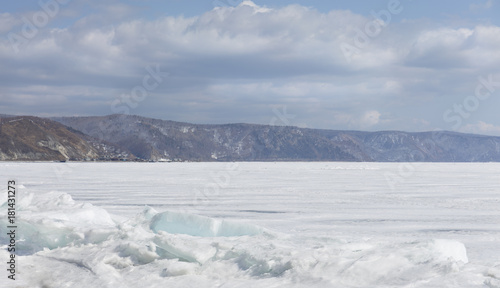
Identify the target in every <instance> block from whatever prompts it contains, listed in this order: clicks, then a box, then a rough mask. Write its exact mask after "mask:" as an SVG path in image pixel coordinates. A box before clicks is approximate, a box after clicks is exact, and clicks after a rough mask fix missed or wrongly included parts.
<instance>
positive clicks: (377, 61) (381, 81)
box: [0, 1, 500, 130]
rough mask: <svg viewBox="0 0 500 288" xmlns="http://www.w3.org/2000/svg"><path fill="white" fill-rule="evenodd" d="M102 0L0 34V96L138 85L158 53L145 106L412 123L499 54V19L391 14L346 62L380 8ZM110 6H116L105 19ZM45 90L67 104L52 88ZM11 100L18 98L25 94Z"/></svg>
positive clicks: (342, 123) (461, 90)
mask: <svg viewBox="0 0 500 288" xmlns="http://www.w3.org/2000/svg"><path fill="white" fill-rule="evenodd" d="M486 4H487V3H486ZM490 5H492V4H490ZM486 6H487V5H486ZM99 11H100V13H103V14H91V15H86V16H84V17H82V19H80V21H78V22H77V23H75V24H74V25H72V26H68V27H62V28H47V29H43V30H41V31H40V33H39V34H38V35H37V37H35V38H34V39H32V40H31V41H30V43H29V44H28V45H27V46H26V47H25V49H24V50H23V51H21V52H20V53H19V54H14V52H13V50H12V49H11V47H10V43H9V42H8V41H7V40H6V39H2V40H0V61H1V63H2V68H3V69H2V71H0V83H1V84H0V85H2V92H0V97H7V96H6V95H7V92H5V91H8V97H12V99H16V95H19V96H20V97H21V96H22V99H27V98H26V97H27V96H26V95H27V94H26V93H34V95H37V94H36V93H35V90H33V89H32V90H30V91H31V92H27V91H26V90H25V89H24V88H23V89H21V88H20V87H28V88H35V87H40V86H41V85H42V86H44V87H46V89H47V91H46V93H47V95H50V94H51V93H52V94H53V95H62V94H61V91H62V90H61V87H79V88H81V87H89V89H67V90H66V89H65V90H64V93H65V94H64V99H65V101H69V102H70V101H71V99H75V101H76V100H77V99H85V97H87V96H88V97H99V95H105V96H102V97H103V98H106V99H107V101H109V99H113V97H118V96H119V95H120V93H127V92H129V91H130V89H131V88H133V87H134V86H135V85H140V84H141V81H142V77H143V76H144V73H145V70H144V67H146V66H147V65H154V64H157V63H158V64H160V65H161V67H162V70H163V71H166V72H169V73H170V74H171V77H170V78H168V79H166V80H165V81H164V82H163V83H162V84H161V85H160V86H159V87H158V89H157V90H155V93H154V94H152V95H151V96H150V97H149V98H148V101H144V102H142V103H141V104H140V105H141V106H142V108H141V109H143V110H142V111H147V109H152V110H160V109H158V107H153V106H155V105H156V106H157V105H158V103H163V105H170V106H174V105H175V107H177V109H176V110H175V111H174V112H175V113H177V114H176V115H175V114H169V115H172V116H163V117H169V118H170V117H172V119H176V118H177V117H179V115H182V114H188V112H189V113H191V112H193V108H192V107H193V103H195V104H196V105H194V106H195V107H197V108H196V109H200V110H202V109H203V110H204V111H205V113H206V115H208V116H207V118H210V115H213V117H214V118H215V117H221V116H220V115H221V114H220V106H219V107H218V108H219V109H218V110H210V109H212V108H213V107H216V106H217V105H215V104H214V105H208V104H206V106H204V108H203V107H202V106H203V105H204V104H203V103H216V104H220V103H231V105H233V107H234V108H232V109H231V110H230V111H228V112H227V116H226V117H227V121H226V122H237V121H239V119H240V118H238V117H239V116H240V115H243V114H245V115H249V114H250V115H251V113H255V114H256V115H257V114H259V115H260V114H262V112H261V111H262V109H264V110H265V109H268V108H269V107H270V106H266V105H275V106H276V105H280V104H283V105H289V106H288V107H289V112H290V113H292V114H298V115H299V114H300V115H301V116H302V119H301V120H300V121H301V122H304V123H306V124H308V126H309V127H318V126H319V127H321V128H336V129H341V128H349V129H374V128H377V129H378V128H380V129H391V126H384V125H389V122H388V121H385V120H383V119H384V118H382V115H384V117H387V115H392V116H391V117H393V118H394V119H398V120H400V121H398V122H399V123H398V124H399V125H401V126H403V127H409V129H410V130H411V128H412V127H413V128H415V129H418V128H419V127H422V126H424V125H423V124H422V123H420V124H418V123H415V121H414V119H417V118H418V119H423V118H426V117H424V116H423V115H425V114H428V113H429V111H430V110H431V109H429V106H431V107H432V108H433V109H434V110H437V111H444V110H445V109H448V107H451V106H452V105H453V103H456V102H457V101H458V100H457V99H459V100H460V99H463V97H464V96H463V95H471V94H473V93H474V89H475V87H476V85H477V77H478V76H479V75H487V74H488V73H490V72H489V71H494V69H497V67H499V66H500V54H499V53H498V51H499V50H500V39H499V37H498V35H500V27H497V26H492V25H491V26H481V25H478V26H476V27H466V28H460V27H459V28H456V27H443V26H442V25H440V24H437V23H430V24H429V23H426V24H425V25H423V24H422V23H420V22H418V21H414V22H411V23H397V22H393V23H392V24H391V25H389V26H388V27H387V28H386V29H385V30H384V32H383V33H381V34H380V36H378V37H375V38H373V39H371V41H370V44H369V45H367V46H366V47H364V48H363V49H361V51H360V53H359V54H357V55H356V56H355V57H354V58H353V61H352V62H351V63H348V62H347V61H346V59H345V58H344V55H343V53H342V50H341V49H340V44H341V43H343V42H346V41H347V42H348V41H352V39H353V37H354V36H353V35H355V34H354V31H356V28H363V27H364V25H365V24H366V23H367V22H368V21H370V20H372V19H370V18H367V17H364V16H362V15H357V14H354V13H352V12H350V11H331V12H329V13H320V12H318V11H317V10H314V9H311V8H307V7H303V6H299V5H290V6H286V7H282V8H273V9H271V8H267V7H261V6H258V5H256V4H255V3H253V2H248V1H246V2H243V3H242V4H240V5H239V6H237V7H219V8H216V9H214V10H212V11H209V12H207V13H204V14H202V15H200V16H196V17H183V16H178V17H170V16H169V17H163V16H162V17H160V18H157V19H153V20H146V19H131V20H129V19H127V18H126V17H128V16H129V15H131V13H132V12H131V10H130V7H128V6H125V5H113V6H110V7H109V8H106V9H105V8H103V7H101V8H100V10H99ZM110 14H116V15H115V16H113V17H110V18H109V19H106V16H108V15H110ZM123 19H127V20H123ZM96 21H97V22H96ZM95 23H100V24H99V25H97V24H95ZM102 23H105V24H102ZM15 25H19V21H18V20H17V19H16V18H15V17H13V16H12V15H10V14H8V13H3V14H0V27H14V26H15ZM423 27H425V28H423ZM0 29H2V28H0ZM4 29H7V28H4ZM110 94H115V95H110ZM40 97H41V96H40ZM456 98H457V99H456ZM19 99H21V98H19ZM30 99H31V100H33V99H37V98H36V97H35V98H30ZM39 99H40V101H42V98H39ZM43 99H44V101H52V100H54V101H53V102H51V104H52V105H54V107H57V106H58V105H61V107H63V106H62V104H60V103H58V102H57V101H55V100H57V99H56V98H50V97H45V98H43ZM184 99H189V101H191V100H192V101H191V102H185V101H184ZM200 99H203V101H200ZM227 99H230V101H229V100H227ZM228 101H229V102H228ZM97 102H99V101H94V102H93V103H97ZM11 103H13V104H12V106H11V107H12V109H14V110H16V109H19V110H21V109H22V107H24V105H25V102H22V101H21V100H20V101H19V102H18V103H17V106H16V104H15V103H16V101H15V100H13V101H11ZM82 103H83V102H82ZM148 103H151V104H148ZM152 103H155V104H154V105H153V104H152ZM83 105H84V104H83ZM148 105H151V106H148ZM220 105H222V104H220ZM419 105H420V106H419ZM440 105H441V106H442V108H441V107H440ZM66 107H67V106H64V108H66ZM89 107H90V106H89ZM92 107H94V106H92ZM263 107H264V108H263ZM265 107H268V108H265ZM80 108H81V109H83V108H84V107H80ZM89 109H95V108H89ZM106 109H108V110H109V107H104V108H103V110H106ZM248 109H254V110H248ZM258 109H261V110H258ZM297 110H301V111H304V113H300V112H299V111H297ZM79 111H80V110H79ZM268 111H271V108H269V109H268ZM133 112H134V111H132V113H133ZM195 112H196V111H195ZM79 113H80V114H81V111H80V112H79ZM104 113H105V112H104ZM210 113H212V114H210ZM264 113H265V112H264ZM88 114H92V113H91V112H89V113H88ZM269 114H271V116H272V112H269ZM225 115H226V114H225ZM155 116H157V117H158V115H155ZM248 117H250V116H248ZM248 117H247V118H245V119H248ZM268 118H269V117H267V116H264V117H263V118H262V119H268ZM260 119H261V118H255V121H253V122H259V121H260ZM185 120H188V119H185ZM425 121H427V122H425V126H426V127H430V128H433V126H435V127H436V126H437V127H439V126H444V127H442V128H447V127H446V124H447V123H443V121H442V113H436V115H435V116H430V117H428V118H426V119H425ZM260 122H263V123H265V122H268V120H266V121H260ZM405 124H406V126H405ZM495 124H496V125H498V124H500V123H495ZM417 127H418V128H417ZM476 128H477V127H476ZM483 128H484V127H483ZM471 129H472V128H471ZM477 129H478V128H477Z"/></svg>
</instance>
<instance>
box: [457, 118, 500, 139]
mask: <svg viewBox="0 0 500 288" xmlns="http://www.w3.org/2000/svg"><path fill="white" fill-rule="evenodd" d="M460 132H464V133H473V134H485V135H494V136H500V126H495V125H493V124H489V123H485V122H483V121H478V122H477V123H475V124H467V125H465V126H463V127H462V128H461V129H460Z"/></svg>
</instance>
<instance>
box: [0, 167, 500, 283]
mask: <svg viewBox="0 0 500 288" xmlns="http://www.w3.org/2000/svg"><path fill="white" fill-rule="evenodd" d="M0 167H1V170H2V181H3V183H4V184H3V187H5V188H6V186H7V180H10V179H15V180H16V182H17V186H18V187H17V189H18V194H17V203H18V204H17V210H18V211H17V221H18V225H19V228H18V238H19V239H21V238H22V241H19V242H18V248H19V249H18V253H19V254H21V255H22V256H18V257H19V264H18V271H17V275H16V278H17V280H16V281H15V284H17V285H20V286H19V287H43V286H44V285H45V286H47V287H90V286H93V287H138V286H139V285H141V286H143V287H164V286H165V285H169V287H500V174H499V172H500V164H497V163H474V164H471V163H457V164H450V163H403V164H400V163H336V162H319V163H6V162H4V163H0ZM5 188H4V189H2V198H1V199H0V203H4V202H5V201H6V195H7V192H6V189H5ZM146 206H148V207H151V208H152V209H149V208H148V209H145V207H146ZM6 210H7V209H6V205H5V203H4V205H3V206H2V210H1V211H2V212H1V214H0V225H1V226H0V229H2V232H1V235H0V237H1V239H2V245H4V244H5V243H7V242H6V240H7V238H6V232H5V230H6V226H7V223H6V222H7V219H6V214H7V212H6ZM4 248H5V247H4ZM1 253H3V254H0V258H1V259H2V262H5V261H3V259H7V257H9V255H8V253H7V251H5V249H2V252H1ZM4 265H6V264H4ZM1 270H2V271H4V272H2V273H4V274H5V275H2V280H1V281H0V285H3V284H2V283H6V285H7V286H4V287H16V286H15V285H14V286H12V285H13V284H12V283H11V282H7V280H8V281H11V280H9V279H7V272H6V271H5V269H3V268H2V269H1ZM4 279H7V280H5V281H4ZM12 282H13V281H12ZM22 285H26V286H22Z"/></svg>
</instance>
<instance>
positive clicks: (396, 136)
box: [51, 115, 500, 162]
mask: <svg viewBox="0 0 500 288" xmlns="http://www.w3.org/2000/svg"><path fill="white" fill-rule="evenodd" d="M51 119H53V120H55V121H58V122H60V123H62V124H64V125H67V126H69V127H71V128H72V129H75V130H78V131H81V132H82V133H84V134H87V135H89V136H91V137H93V138H96V139H99V140H103V141H106V142H109V143H113V144H115V145H117V146H118V147H122V148H123V149H124V150H127V151H130V152H131V153H133V154H134V155H135V156H137V157H139V158H141V159H145V160H151V161H377V162H414V161H425V162H500V137H494V136H482V135H473V134H462V133H455V132H446V131H444V132H419V133H408V132H401V131H381V132H362V131H336V130H321V129H306V128H297V127H289V126H286V127H285V126H269V125H254V124H225V125H199V124H189V123H181V122H174V121H167V120H158V119H151V118H146V117H140V116H133V115H109V116H100V117H97V116H95V117H59V118H51Z"/></svg>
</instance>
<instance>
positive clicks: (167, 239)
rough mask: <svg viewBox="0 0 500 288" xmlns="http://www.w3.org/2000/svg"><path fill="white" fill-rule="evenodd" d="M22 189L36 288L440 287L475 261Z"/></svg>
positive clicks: (462, 254) (427, 243) (25, 274)
mask: <svg viewBox="0 0 500 288" xmlns="http://www.w3.org/2000/svg"><path fill="white" fill-rule="evenodd" d="M24 190H27V189H24ZM19 195H21V196H20V198H19V203H20V204H19V218H18V226H19V229H18V230H19V232H20V233H19V237H20V239H21V240H20V241H19V246H18V247H19V249H20V250H19V255H22V256H20V257H19V258H20V259H19V263H22V264H20V267H19V274H18V278H19V279H21V280H20V282H18V283H20V284H23V285H26V286H27V287H44V286H45V287H62V286H71V287H90V286H92V287H138V286H143V287H163V286H168V285H170V286H169V287H214V286H220V285H222V284H225V285H227V287H256V286H261V287H272V286H276V287H277V286H285V287H375V286H383V287H400V286H403V285H413V286H412V287H439V286H440V285H442V284H443V283H448V282H449V281H455V280H453V279H460V277H461V275H462V274H461V271H463V269H465V266H466V264H467V263H468V258H467V253H466V248H465V246H464V244H462V243H460V242H457V241H454V240H446V239H429V240H420V241H409V242H404V243H386V242H377V241H368V240H359V241H358V242H353V241H346V240H342V239H336V238H333V237H332V238H330V239H326V240H325V238H324V237H321V238H315V237H312V238H303V237H291V236H290V235H284V234H280V233H273V232H267V233H263V232H264V231H265V229H264V228H261V227H257V226H254V225H250V224H247V223H240V222H236V221H230V220H226V219H214V218H210V217H205V216H200V215H193V214H189V213H180V212H171V211H165V212H160V213H159V212H157V211H155V210H154V209H152V208H149V207H146V208H145V209H144V211H143V212H142V213H141V214H139V215H137V216H136V217H134V218H131V219H128V220H126V221H118V220H117V219H119V218H117V217H114V215H110V214H109V213H108V212H107V211H106V210H104V209H102V208H99V207H96V206H93V205H91V204H86V203H78V202H76V201H74V200H73V199H72V198H71V196H70V195H68V194H66V193H58V192H52V193H46V194H43V193H32V194H30V193H28V191H23V193H19ZM22 195H26V196H22ZM3 202H4V204H3V206H2V209H4V208H5V201H4V200H3ZM1 217H2V218H0V225H1V226H0V227H2V229H3V227H6V218H5V217H4V216H1ZM4 235H5V233H3V231H2V233H1V235H0V237H1V241H2V243H6V238H5V236H4ZM0 257H1V258H2V259H6V258H5V257H7V252H6V251H5V249H2V251H1V252H0ZM492 273H493V272H492ZM495 273H496V272H495ZM495 275H496V274H495ZM415 279H418V281H416V280H415ZM490 281H493V280H491V279H490ZM16 284H17V283H16Z"/></svg>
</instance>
